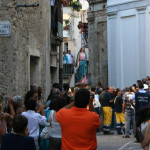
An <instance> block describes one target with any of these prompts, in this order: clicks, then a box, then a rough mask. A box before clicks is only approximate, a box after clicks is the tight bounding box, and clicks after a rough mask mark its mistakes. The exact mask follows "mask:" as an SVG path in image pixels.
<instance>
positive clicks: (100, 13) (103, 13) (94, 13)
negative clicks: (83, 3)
mask: <svg viewBox="0 0 150 150" xmlns="http://www.w3.org/2000/svg"><path fill="white" fill-rule="evenodd" d="M87 16H88V18H87V19H89V18H92V17H99V16H106V9H103V10H97V11H89V12H87Z"/></svg>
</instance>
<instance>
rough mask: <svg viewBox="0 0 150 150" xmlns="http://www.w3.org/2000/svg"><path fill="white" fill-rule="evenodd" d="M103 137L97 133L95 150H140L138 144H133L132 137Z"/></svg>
mask: <svg viewBox="0 0 150 150" xmlns="http://www.w3.org/2000/svg"><path fill="white" fill-rule="evenodd" d="M113 132H114V133H115V134H114V135H103V133H102V132H99V133H97V145H98V147H97V150H142V148H141V144H140V143H134V141H135V138H133V135H131V136H130V138H123V137H122V135H117V134H116V131H115V130H114V131H113Z"/></svg>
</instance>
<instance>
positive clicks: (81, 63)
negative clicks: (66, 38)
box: [77, 47, 88, 83]
mask: <svg viewBox="0 0 150 150" xmlns="http://www.w3.org/2000/svg"><path fill="white" fill-rule="evenodd" d="M77 68H78V70H77V72H78V73H77V76H78V77H77V82H78V83H87V75H88V59H87V54H86V52H85V49H84V47H82V48H81V49H80V51H79V52H78V55H77Z"/></svg>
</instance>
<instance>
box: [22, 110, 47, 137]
mask: <svg viewBox="0 0 150 150" xmlns="http://www.w3.org/2000/svg"><path fill="white" fill-rule="evenodd" d="M21 115H23V116H25V117H27V118H28V126H27V128H29V130H30V133H29V136H31V137H33V138H37V137H39V125H43V124H44V123H45V122H46V117H45V116H42V115H40V114H38V113H35V111H33V110H28V111H27V112H23V113H22V114H21Z"/></svg>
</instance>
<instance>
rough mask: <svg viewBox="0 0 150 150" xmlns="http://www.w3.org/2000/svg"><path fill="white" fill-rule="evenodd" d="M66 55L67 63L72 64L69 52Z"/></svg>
mask: <svg viewBox="0 0 150 150" xmlns="http://www.w3.org/2000/svg"><path fill="white" fill-rule="evenodd" d="M66 55H67V57H68V64H72V63H73V59H72V55H71V54H66Z"/></svg>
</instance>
